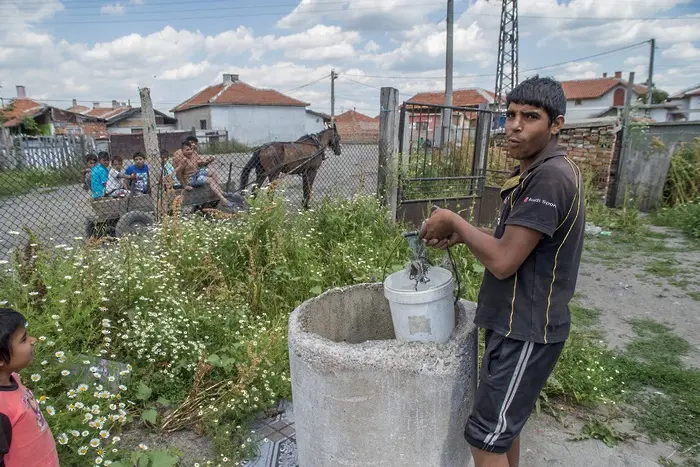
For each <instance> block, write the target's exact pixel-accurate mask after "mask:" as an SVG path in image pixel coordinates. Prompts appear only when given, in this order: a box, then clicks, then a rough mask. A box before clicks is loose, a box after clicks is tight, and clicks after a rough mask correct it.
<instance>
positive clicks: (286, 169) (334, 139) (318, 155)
mask: <svg viewBox="0 0 700 467" xmlns="http://www.w3.org/2000/svg"><path fill="white" fill-rule="evenodd" d="M329 146H330V147H331V149H332V150H333V153H334V154H335V155H336V156H339V155H340V135H339V134H338V130H337V129H336V127H335V124H334V125H333V126H331V127H330V128H326V129H325V130H323V131H321V132H319V133H316V134H308V135H304V136H302V137H301V138H299V139H298V140H296V141H294V142H279V141H275V142H273V143H267V144H265V145H263V146H260V147H259V148H257V149H256V150H255V151H253V155H252V156H251V158H250V160H249V161H248V162H247V163H246V165H245V166H244V167H243V171H242V172H241V188H240V189H241V190H243V189H244V188H245V187H246V186H247V184H248V176H249V175H250V172H252V171H253V169H255V176H256V180H255V183H256V184H257V186H258V187H260V186H261V185H262V184H263V182H264V181H265V179H266V178H269V180H270V183H272V182H274V181H275V180H277V178H278V177H279V176H280V174H281V173H287V174H297V175H300V176H301V179H302V187H303V190H304V202H303V206H304V209H309V201H310V200H311V189H312V187H313V184H314V179H315V178H316V174H317V173H318V169H319V168H320V167H321V163H323V161H324V160H325V158H326V157H325V152H326V148H327V147H329Z"/></svg>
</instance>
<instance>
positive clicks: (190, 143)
mask: <svg viewBox="0 0 700 467" xmlns="http://www.w3.org/2000/svg"><path fill="white" fill-rule="evenodd" d="M180 147H183V148H185V147H187V148H191V147H192V141H190V139H189V138H187V139H186V140H185V141H183V142H182V144H181V145H180Z"/></svg>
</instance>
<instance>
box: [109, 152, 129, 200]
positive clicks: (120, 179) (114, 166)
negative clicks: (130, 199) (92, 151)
mask: <svg viewBox="0 0 700 467" xmlns="http://www.w3.org/2000/svg"><path fill="white" fill-rule="evenodd" d="M123 164H124V159H122V157H121V156H114V157H112V162H111V164H110V167H109V176H108V178H107V185H106V186H105V196H109V197H111V198H122V197H124V196H126V195H128V194H129V190H127V189H126V177H125V176H124V174H123V173H122V167H123Z"/></svg>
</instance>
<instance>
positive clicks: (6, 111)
mask: <svg viewBox="0 0 700 467" xmlns="http://www.w3.org/2000/svg"><path fill="white" fill-rule="evenodd" d="M0 116H1V117H2V120H1V121H3V123H2V126H3V127H5V128H7V129H8V130H9V132H10V134H29V133H31V134H40V135H45V136H53V135H66V134H71V135H88V136H93V137H97V138H100V137H105V136H107V126H106V121H105V119H103V118H99V117H94V116H90V115H83V114H81V113H77V112H72V111H69V110H64V109H59V108H58V107H54V106H52V105H48V104H44V103H42V102H38V101H36V100H34V99H30V98H28V97H27V93H26V89H25V87H24V86H17V97H16V98H15V99H12V101H10V102H9V103H8V104H7V105H5V107H3V108H2V110H1V111H0Z"/></svg>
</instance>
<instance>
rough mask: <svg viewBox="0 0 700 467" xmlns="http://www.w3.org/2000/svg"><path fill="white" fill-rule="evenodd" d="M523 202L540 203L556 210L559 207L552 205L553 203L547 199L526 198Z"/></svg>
mask: <svg viewBox="0 0 700 467" xmlns="http://www.w3.org/2000/svg"><path fill="white" fill-rule="evenodd" d="M523 202H524V203H540V204H544V205H545V206H549V207H552V208H556V207H557V205H556V204H554V203H552V202H550V201H547V200H546V199H542V198H530V197H529V196H526V197H525V199H524V200H523Z"/></svg>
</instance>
